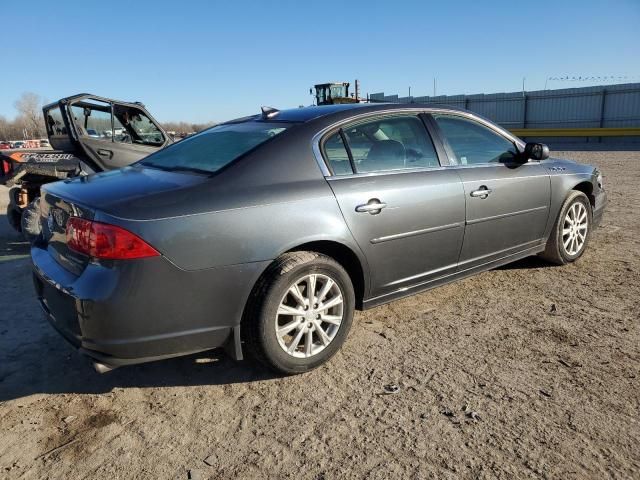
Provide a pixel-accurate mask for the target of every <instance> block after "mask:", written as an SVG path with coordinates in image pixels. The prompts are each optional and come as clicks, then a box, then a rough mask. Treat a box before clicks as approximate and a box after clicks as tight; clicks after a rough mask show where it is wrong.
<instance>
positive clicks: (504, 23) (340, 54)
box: [0, 0, 640, 122]
mask: <svg viewBox="0 0 640 480" xmlns="http://www.w3.org/2000/svg"><path fill="white" fill-rule="evenodd" d="M0 25H1V32H2V37H1V40H0V65H1V67H0V68H1V69H2V72H3V73H2V79H1V80H0V115H4V116H6V117H9V118H12V117H13V116H14V115H15V113H16V112H15V110H14V108H13V103H14V101H15V100H16V99H17V98H18V97H19V96H20V94H21V93H22V92H25V91H32V92H35V93H38V94H40V95H42V96H43V97H45V98H46V99H47V100H50V101H52V100H55V99H57V98H59V97H62V96H66V95H69V94H73V93H78V92H85V91H88V92H91V93H95V94H98V95H102V96H110V97H115V98H119V99H122V100H139V101H142V102H144V103H145V104H146V105H147V107H148V108H149V110H150V111H151V112H152V113H153V114H154V116H156V118H158V119H159V120H161V121H169V120H185V121H193V122H205V121H222V120H226V119H229V118H232V117H237V116H241V115H247V114H251V113H254V112H257V111H258V109H259V106H260V105H272V106H276V107H278V108H282V107H295V106H298V105H300V104H305V105H308V104H310V103H311V101H312V98H311V96H310V95H309V87H311V86H312V85H313V84H314V83H319V82H324V81H333V80H337V81H351V82H353V80H354V79H355V78H358V79H360V81H361V84H362V90H363V92H365V93H366V92H368V93H374V92H380V91H384V92H385V93H387V94H393V93H400V94H404V95H406V93H407V90H408V87H409V86H411V87H412V88H411V91H412V94H414V95H429V94H431V93H432V92H433V77H434V76H435V77H437V79H438V93H439V94H459V93H491V92H504V91H517V90H519V89H521V87H522V78H523V77H526V88H527V89H528V90H536V89H541V88H543V87H544V84H545V79H546V78H547V77H555V76H561V75H570V76H573V75H575V76H578V75H582V76H585V75H587V76H602V75H616V76H618V75H626V76H630V77H633V80H634V81H638V82H640V0H610V1H591V0H582V1H562V0H556V1H526V2H517V1H513V0H512V1H493V2H492V1H480V0H477V1H471V0H469V1H465V0H460V1H433V2H430V1H426V0H423V1H401V0H396V1H393V2H391V1H388V0H387V1H374V0H369V1H345V2H335V1H325V2H322V1H318V0H315V1H314V2H307V1H284V0H283V1H268V0H263V1H257V0H256V1H245V0H233V1H182V2H179V1H175V0H172V1H171V2H162V1H159V0H153V1H150V0H128V1H124V2H109V1H86V0H83V1H81V2H76V1H57V2H54V1H50V0H49V1H43V2H40V1H28V2H25V1H24V0H21V1H14V0H3V1H2V3H0ZM595 83H597V82H595ZM590 84H594V82H592V83H585V82H580V83H578V82H563V83H561V82H553V81H552V82H549V88H567V87H573V86H586V85H590Z"/></svg>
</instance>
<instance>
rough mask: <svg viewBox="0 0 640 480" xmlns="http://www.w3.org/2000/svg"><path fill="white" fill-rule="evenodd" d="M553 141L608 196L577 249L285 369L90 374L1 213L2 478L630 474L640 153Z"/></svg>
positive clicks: (509, 270) (639, 372)
mask: <svg viewBox="0 0 640 480" xmlns="http://www.w3.org/2000/svg"><path fill="white" fill-rule="evenodd" d="M554 154H555V155H556V156H564V157H567V158H573V159H576V160H579V161H582V162H588V163H593V164H596V165H598V166H599V167H600V168H601V169H602V171H603V172H604V176H605V188H606V189H607V190H608V192H609V201H610V204H609V207H608V209H607V212H606V215H605V218H604V221H603V225H602V227H601V228H600V229H598V231H597V232H596V234H595V236H594V237H592V240H591V244H590V246H589V248H588V251H587V252H586V254H585V255H584V257H583V258H582V259H581V260H580V261H578V262H577V263H576V264H573V265H569V266H564V267H551V266H547V265H546V264H544V263H542V262H541V261H538V260H537V259H535V258H533V259H527V260H524V261H520V262H518V263H516V264H513V265H510V266H508V267H506V268H501V269H498V270H494V271H490V272H486V273H483V274H481V275H478V276H476V277H473V278H470V279H467V280H464V281H461V282H458V283H455V284H452V285H448V286H445V287H441V288H438V289H435V290H431V291H429V292H426V293H423V294H420V295H417V296H413V297H410V298H407V299H404V300H401V301H397V302H394V303H392V304H390V305H386V306H382V307H379V308H375V309H373V310H369V311H367V312H360V313H358V314H357V316H356V320H355V322H354V325H353V328H352V331H351V334H350V337H349V339H348V341H347V344H346V345H345V347H344V348H343V350H342V351H341V352H340V353H339V354H338V355H336V357H334V359H333V360H332V361H331V362H330V363H329V364H328V365H325V366H323V367H321V368H319V369H317V370H315V371H313V372H311V373H309V374H306V375H300V376H296V377H288V378H277V377H274V376H273V375H272V374H271V373H269V372H268V371H266V370H264V369H263V368H261V367H260V366H259V365H256V364H254V363H251V362H248V361H244V362H239V363H236V362H233V361H231V360H229V359H227V358H226V357H225V356H224V354H223V353H221V352H220V353H218V352H212V353H211V354H207V355H197V356H191V357H187V358H181V359H175V360H168V361H163V362H157V363H155V364H148V365H141V366H136V367H129V368H124V369H120V370H116V371H113V372H111V373H109V374H105V375H98V374H96V373H94V371H93V369H92V367H91V366H90V364H89V362H88V361H86V360H85V359H84V358H83V357H81V356H80V355H78V354H77V353H76V352H75V351H74V350H73V349H72V348H71V347H70V346H68V345H67V344H66V343H65V342H64V341H63V340H62V338H60V337H59V336H58V334H56V333H55V332H54V331H53V330H52V328H51V327H50V326H49V325H48V324H47V323H46V322H45V320H44V319H43V318H42V317H41V315H40V311H39V308H38V306H37V305H36V302H35V300H34V297H33V293H32V285H31V278H30V271H29V264H28V260H27V257H26V253H27V248H26V246H25V245H24V244H23V243H21V242H20V241H19V239H18V237H17V236H16V235H15V234H13V233H11V232H10V231H9V230H8V228H6V227H5V224H6V219H5V218H0V228H2V230H1V232H0V237H1V238H0V431H1V435H0V478H12V479H13V478H24V479H36V478H60V479H71V478H73V479H82V478H109V479H112V478H138V479H146V478H149V479H158V478H178V479H187V478H202V479H205V478H215V479H238V478H301V479H337V478H340V479H341V478H372V479H390V478H504V479H511V478H559V479H572V478H575V479H582V478H598V479H601V478H640V447H639V445H640V415H639V413H640V383H639V382H640V330H639V328H638V317H639V316H640V190H639V189H638V179H640V152H627V151H617V152H554ZM0 198H2V199H4V198H6V193H5V192H4V191H2V192H0ZM3 210H4V209H3ZM387 384H397V385H399V387H400V390H399V392H398V393H396V394H391V395H385V394H383V392H384V386H385V385H387ZM472 412H475V413H472Z"/></svg>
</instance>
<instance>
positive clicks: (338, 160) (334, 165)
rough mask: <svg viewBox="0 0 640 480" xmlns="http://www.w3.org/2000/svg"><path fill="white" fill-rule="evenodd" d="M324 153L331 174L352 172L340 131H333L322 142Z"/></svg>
mask: <svg viewBox="0 0 640 480" xmlns="http://www.w3.org/2000/svg"><path fill="white" fill-rule="evenodd" d="M324 153H325V156H326V158H327V160H328V162H329V167H330V169H331V173H333V175H350V174H352V173H353V170H352V169H351V162H350V161H349V154H348V153H347V148H346V146H345V144H344V142H343V141H342V135H340V132H336V133H334V134H333V135H331V136H330V137H329V138H328V139H327V140H326V141H325V142H324Z"/></svg>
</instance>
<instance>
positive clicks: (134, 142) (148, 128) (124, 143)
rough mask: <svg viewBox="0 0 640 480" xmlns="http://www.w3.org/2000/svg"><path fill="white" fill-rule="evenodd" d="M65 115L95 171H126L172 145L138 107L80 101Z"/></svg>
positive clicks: (100, 100) (94, 99) (88, 99)
mask: <svg viewBox="0 0 640 480" xmlns="http://www.w3.org/2000/svg"><path fill="white" fill-rule="evenodd" d="M68 112H69V117H70V122H71V123H72V125H73V129H74V131H75V133H76V135H77V139H78V143H79V144H80V146H81V148H82V149H83V150H84V152H85V153H86V155H87V156H88V157H89V158H90V159H91V160H92V161H93V162H94V163H95V164H96V167H97V168H96V170H98V171H102V170H113V169H116V168H121V167H126V166H127V165H131V164H132V163H134V162H137V161H138V160H140V159H142V158H144V157H146V156H147V155H149V154H151V153H153V152H155V151H157V150H159V149H161V148H163V147H165V146H166V145H168V144H170V143H172V140H171V138H170V137H169V135H167V133H166V132H165V131H164V130H163V129H162V127H161V126H160V125H159V124H158V123H157V122H156V121H155V120H154V119H153V117H151V115H150V114H149V113H148V112H147V111H146V110H145V108H144V106H143V105H142V104H138V103H124V102H117V101H114V100H110V99H105V98H100V97H83V98H80V99H77V100H74V101H72V102H71V103H70V104H69V106H68Z"/></svg>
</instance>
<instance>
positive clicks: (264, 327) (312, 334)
mask: <svg viewBox="0 0 640 480" xmlns="http://www.w3.org/2000/svg"><path fill="white" fill-rule="evenodd" d="M354 310H355V296H354V292H353V285H352V283H351V279H350V278H349V275H348V274H347V272H346V271H345V270H344V268H343V267H342V266H341V265H340V264H339V263H338V262H336V261H335V260H333V259H332V258H330V257H328V256H326V255H322V254H319V253H316V252H290V253H286V254H284V255H282V256H281V257H279V258H278V259H276V260H275V261H274V263H273V264H271V266H270V267H269V268H268V269H267V271H266V272H265V274H264V275H263V277H262V279H261V280H260V281H259V282H258V285H256V288H254V291H253V293H252V299H251V300H250V303H249V305H248V308H247V311H246V312H245V318H244V320H243V332H245V339H246V341H247V344H248V346H249V349H250V352H251V353H252V354H253V355H254V356H255V357H256V358H257V359H258V360H261V361H262V362H264V363H265V364H267V365H268V366H269V367H271V368H273V369H275V370H277V371H279V372H282V373H287V374H293V373H302V372H306V371H309V370H311V369H313V368H316V367H318V366H319V365H321V364H323V363H324V362H326V361H327V360H329V359H330V358H331V357H332V356H333V355H334V354H335V353H336V352H337V351H338V350H339V349H340V347H341V346H342V344H343V343H344V341H345V339H346V337H347V334H348V333H349V329H350V328H351V322H352V320H353V314H354Z"/></svg>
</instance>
